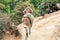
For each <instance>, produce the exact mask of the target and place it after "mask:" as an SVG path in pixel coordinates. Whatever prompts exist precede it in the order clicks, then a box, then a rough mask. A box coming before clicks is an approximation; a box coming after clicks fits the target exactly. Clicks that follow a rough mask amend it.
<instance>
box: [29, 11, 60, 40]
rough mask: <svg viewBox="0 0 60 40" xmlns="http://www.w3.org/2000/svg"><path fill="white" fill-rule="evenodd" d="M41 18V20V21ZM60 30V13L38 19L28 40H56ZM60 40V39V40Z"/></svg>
mask: <svg viewBox="0 0 60 40" xmlns="http://www.w3.org/2000/svg"><path fill="white" fill-rule="evenodd" d="M40 18H41V19H40ZM59 29H60V11H57V12H54V13H52V14H49V15H48V16H47V15H45V16H44V17H37V18H35V20H34V23H33V26H32V30H31V31H32V33H31V35H30V36H29V38H28V40H56V39H58V38H59V37H57V35H58V32H59ZM58 40H60V39H58Z"/></svg>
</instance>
